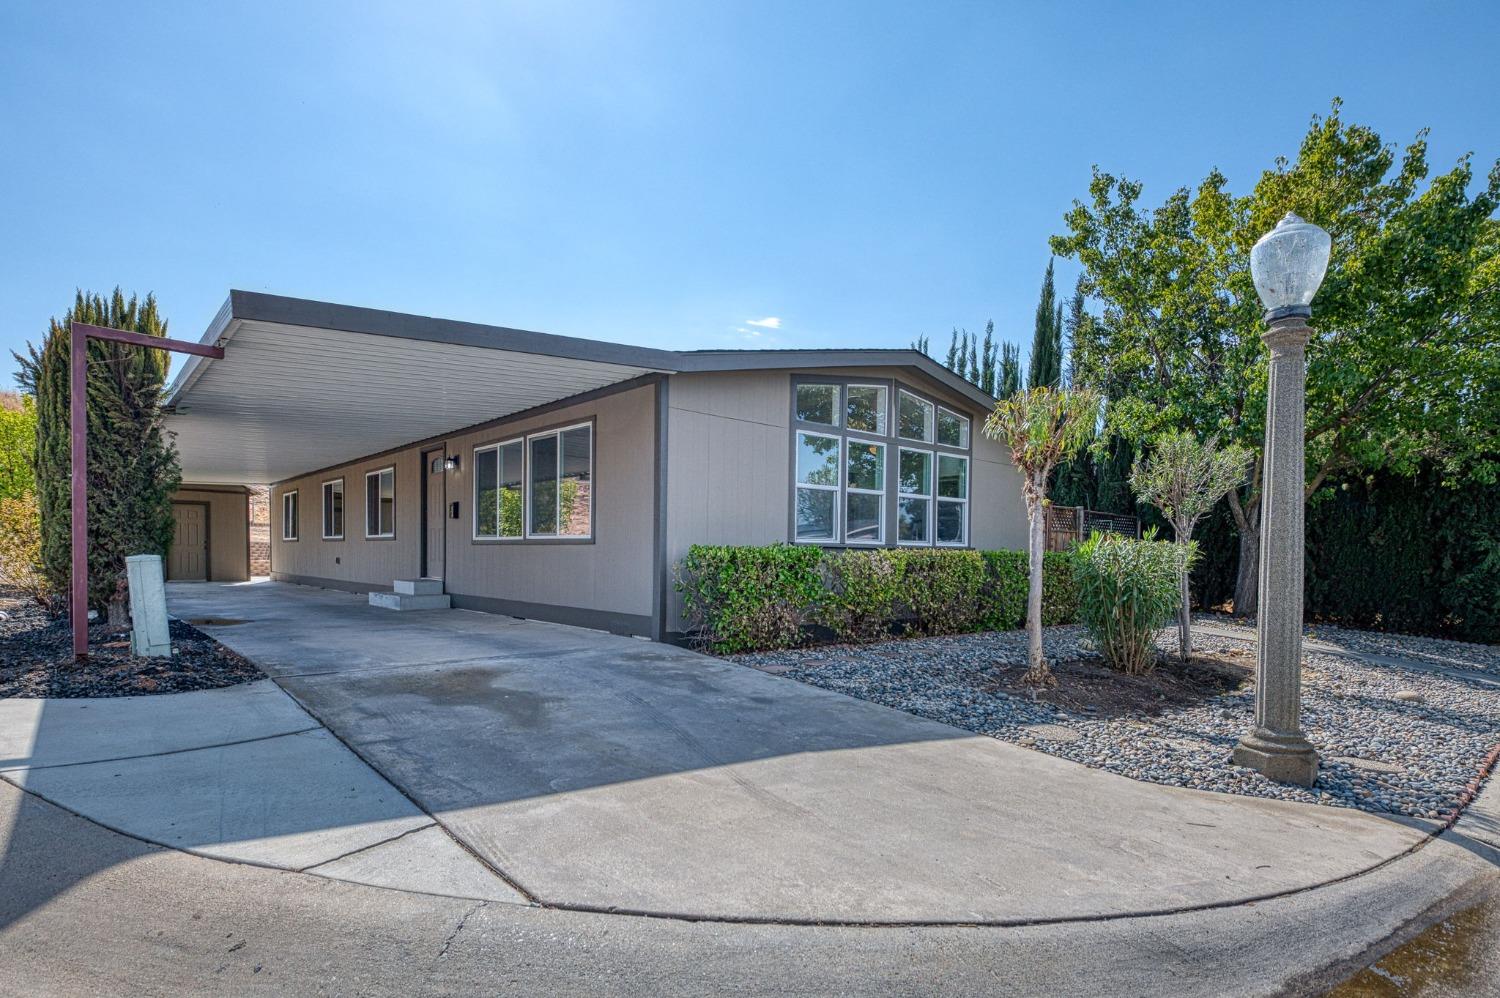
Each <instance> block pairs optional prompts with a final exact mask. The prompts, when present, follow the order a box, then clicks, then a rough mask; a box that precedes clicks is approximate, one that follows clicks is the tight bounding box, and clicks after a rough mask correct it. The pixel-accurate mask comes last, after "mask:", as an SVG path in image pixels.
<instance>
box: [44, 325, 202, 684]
mask: <svg viewBox="0 0 1500 998" xmlns="http://www.w3.org/2000/svg"><path fill="white" fill-rule="evenodd" d="M90 339H96V340H114V341H116V342H118V343H129V344H131V345H132V346H141V347H150V348H151V349H153V350H170V351H172V352H173V353H191V354H197V355H198V356H200V357H216V358H217V357H223V356H224V350H223V348H222V347H217V346H209V345H208V344H206V343H190V342H188V341H186V340H169V339H166V338H165V337H161V336H146V335H144V334H142V333H132V332H129V331H128V330H124V329H110V328H109V327H107V326H94V325H90V324H89V323H86V322H71V323H69V324H68V366H69V373H70V380H69V389H68V393H69V394H68V434H69V436H70V437H71V440H70V444H71V449H72V451H71V457H72V460H71V462H70V473H71V476H72V482H71V483H70V484H71V489H70V495H71V504H72V507H73V511H72V520H73V564H72V576H71V579H70V581H71V582H72V584H73V593H72V597H71V599H70V603H71V606H70V610H71V611H72V616H73V658H74V660H75V661H76V660H78V659H81V658H87V657H88V653H89V503H88V477H89V469H88V461H89V455H88V419H89V410H88V371H89V358H88V345H89V342H88V341H89V340H90Z"/></svg>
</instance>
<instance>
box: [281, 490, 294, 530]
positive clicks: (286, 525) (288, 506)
mask: <svg viewBox="0 0 1500 998" xmlns="http://www.w3.org/2000/svg"><path fill="white" fill-rule="evenodd" d="M281 539H282V540H284V541H295V540H296V539H297V490H296V489H293V490H292V491H290V492H283V493H282V494H281Z"/></svg>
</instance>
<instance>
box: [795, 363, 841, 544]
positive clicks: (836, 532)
mask: <svg viewBox="0 0 1500 998" xmlns="http://www.w3.org/2000/svg"><path fill="white" fill-rule="evenodd" d="M839 397H840V398H842V397H843V393H842V392H840V393H839ZM804 425H806V426H821V425H822V424H821V423H806V424H804ZM829 429H838V427H829ZM804 436H807V437H822V438H823V439H824V440H832V441H833V442H834V443H835V444H837V445H838V455H837V456H836V457H835V458H834V462H833V466H834V469H835V472H834V474H835V477H836V478H837V479H838V481H836V482H834V483H833V484H832V485H819V484H815V483H813V482H803V481H800V480H798V478H797V448H798V447H800V446H801V441H800V440H799V439H798V438H799V437H804ZM845 450H846V448H845V447H844V435H843V434H842V433H820V432H818V431H817V430H804V429H799V430H794V431H793V436H792V543H793V544H820V545H828V544H838V543H839V542H840V538H842V537H843V536H844V529H843V528H844V517H843V515H842V513H843V511H842V510H840V509H839V507H840V506H841V505H843V502H844V477H845V471H844V453H845ZM799 489H812V490H813V491H815V492H832V493H833V536H832V537H798V536H797V491H798V490H799Z"/></svg>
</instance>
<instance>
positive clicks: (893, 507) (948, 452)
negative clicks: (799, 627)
mask: <svg viewBox="0 0 1500 998" xmlns="http://www.w3.org/2000/svg"><path fill="white" fill-rule="evenodd" d="M791 415H792V427H791V444H792V451H793V457H792V465H793V469H792V483H791V488H792V514H791V539H792V541H794V542H795V543H799V544H824V545H829V544H847V545H850V546H861V545H863V546H885V545H902V546H910V547H918V546H921V547H931V546H933V545H942V546H945V547H966V546H968V544H969V462H970V454H969V448H970V445H971V443H972V427H973V422H972V417H970V416H967V415H964V414H963V413H962V412H960V411H959V410H957V409H955V408H950V407H949V406H946V405H942V404H940V403H938V402H937V401H936V400H935V399H933V398H931V397H925V396H924V395H923V394H921V393H920V392H919V391H918V390H917V389H914V388H913V389H908V388H906V387H904V386H902V385H901V384H900V383H899V382H896V381H894V380H892V381H887V382H884V383H881V382H877V381H874V380H862V379H857V378H856V379H851V380H848V381H842V380H839V379H834V378H829V379H827V380H823V379H818V378H811V377H809V378H806V379H803V378H801V377H797V378H794V379H793V390H792V414H791Z"/></svg>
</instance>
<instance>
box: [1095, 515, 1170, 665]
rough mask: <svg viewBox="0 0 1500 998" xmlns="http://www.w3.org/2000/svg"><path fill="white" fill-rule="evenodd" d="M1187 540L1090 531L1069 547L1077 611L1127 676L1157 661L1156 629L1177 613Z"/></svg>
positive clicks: (1110, 660) (1112, 662)
mask: <svg viewBox="0 0 1500 998" xmlns="http://www.w3.org/2000/svg"><path fill="white" fill-rule="evenodd" d="M1193 554H1194V547H1193V544H1192V542H1189V543H1187V544H1176V543H1171V542H1168V541H1158V540H1155V539H1154V538H1151V537H1148V538H1147V539H1146V540H1141V541H1137V540H1132V539H1130V538H1126V537H1121V536H1120V535H1118V534H1094V535H1093V536H1092V537H1090V538H1089V539H1088V540H1087V541H1084V542H1083V543H1082V544H1080V545H1079V546H1078V547H1077V548H1076V549H1074V552H1073V576H1074V578H1075V579H1076V580H1077V583H1078V589H1077V592H1078V612H1079V618H1080V620H1081V621H1082V623H1083V625H1084V626H1085V627H1087V628H1088V630H1089V634H1090V635H1091V636H1092V637H1093V639H1094V642H1095V644H1097V645H1098V647H1099V652H1100V654H1102V655H1103V656H1104V660H1105V661H1106V662H1108V663H1109V664H1110V666H1111V667H1113V668H1115V669H1118V670H1120V671H1121V672H1125V673H1129V674H1131V675H1141V674H1144V673H1147V672H1150V671H1151V670H1152V668H1154V667H1155V665H1156V632H1157V631H1158V630H1159V629H1160V628H1161V627H1162V626H1164V625H1165V624H1167V623H1169V622H1170V621H1171V619H1172V615H1173V614H1174V613H1176V612H1177V603H1178V600H1179V598H1180V593H1179V589H1178V584H1177V583H1178V578H1179V576H1180V575H1181V572H1182V570H1183V568H1184V567H1185V566H1184V564H1183V562H1184V560H1187V561H1188V562H1191V559H1192V557H1193Z"/></svg>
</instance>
